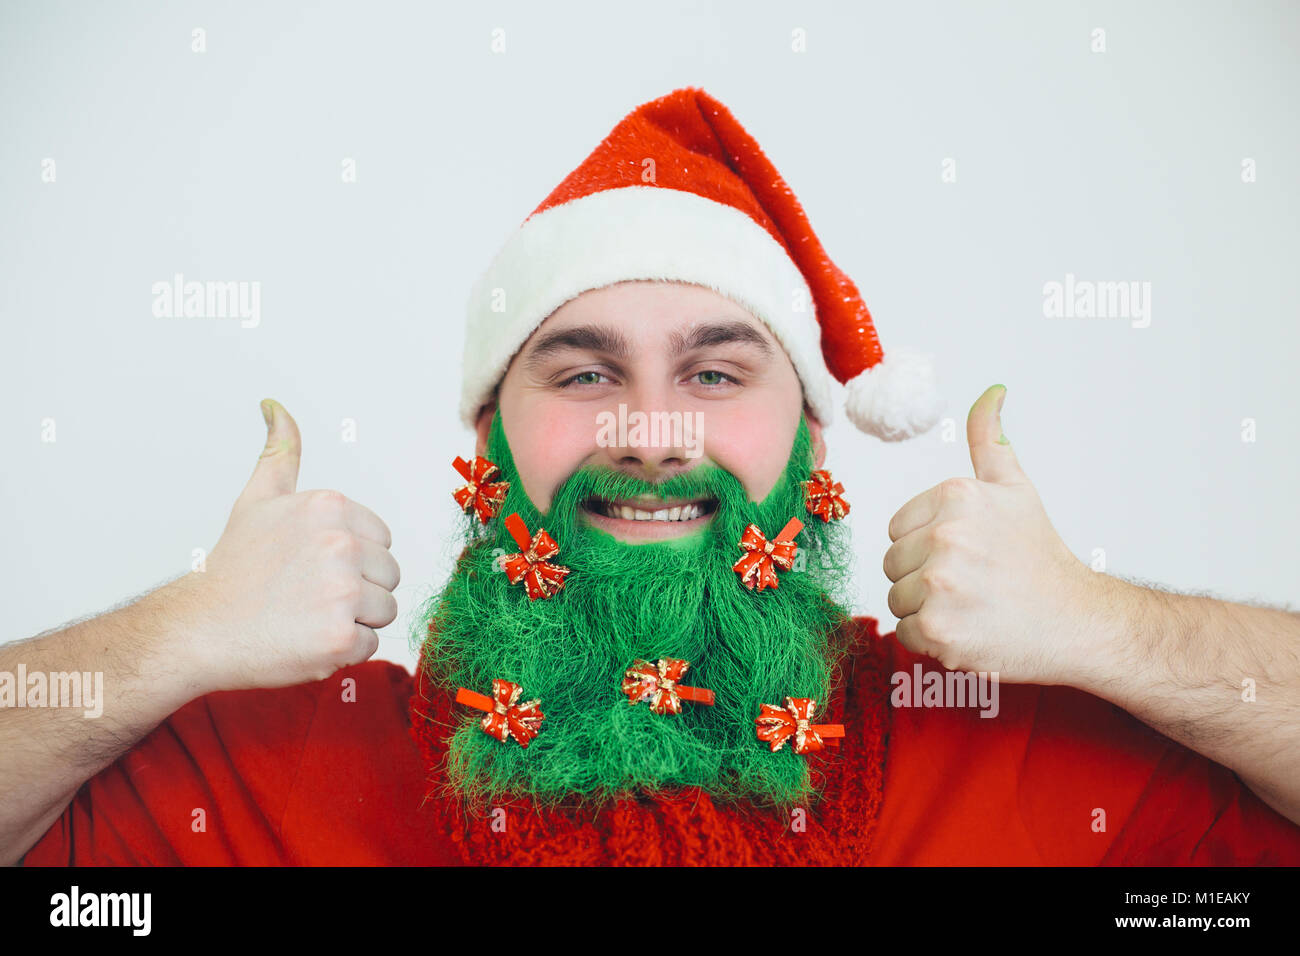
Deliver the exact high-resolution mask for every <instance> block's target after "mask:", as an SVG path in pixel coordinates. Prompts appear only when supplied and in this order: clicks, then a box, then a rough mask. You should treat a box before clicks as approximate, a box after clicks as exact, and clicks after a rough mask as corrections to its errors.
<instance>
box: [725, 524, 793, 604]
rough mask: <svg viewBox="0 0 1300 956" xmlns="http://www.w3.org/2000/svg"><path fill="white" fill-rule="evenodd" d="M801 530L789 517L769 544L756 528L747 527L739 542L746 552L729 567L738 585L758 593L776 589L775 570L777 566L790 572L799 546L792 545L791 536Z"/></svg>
mask: <svg viewBox="0 0 1300 956" xmlns="http://www.w3.org/2000/svg"><path fill="white" fill-rule="evenodd" d="M802 527H803V522H802V521H800V520H799V519H798V518H791V519H790V520H789V521H788V522H786V525H785V527H784V528H782V529H781V531H780V533H779V534H777V536H776V538H775V540H772V541H768V540H767V539H766V538H764V537H763V532H762V531H760V530H759V528H758V525H756V524H751V525H747V526H746V527H745V533H744V535H742V536H741V539H740V547H741V548H743V549H744V550H745V552H746V553H745V554H743V555H742V556H741V558H740V560H739V561H737V562H736V563H735V564H733V565H732V566H731V570H733V571H735V572H736V573H737V574H739V575H740V580H741V582H742V583H744V585H745V587H747V588H749V589H750V590H751V591H752V590H754V586H755V585H757V586H758V590H760V591H761V590H763V588H774V587H776V586H777V580H776V569H777V568H778V567H779V568H781V569H782V570H783V571H789V570H790V565H791V564H793V563H794V556H795V552H796V551H798V550H799V546H798V545H797V544H795V543H794V536H795V535H797V534H798V533H799V529H800V528H802Z"/></svg>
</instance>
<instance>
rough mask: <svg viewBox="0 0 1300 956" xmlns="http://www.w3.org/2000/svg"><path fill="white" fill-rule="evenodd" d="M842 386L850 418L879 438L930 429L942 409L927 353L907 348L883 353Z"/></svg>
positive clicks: (896, 437) (898, 438) (907, 435)
mask: <svg viewBox="0 0 1300 956" xmlns="http://www.w3.org/2000/svg"><path fill="white" fill-rule="evenodd" d="M845 388H846V390H847V393H848V394H847V397H846V398H845V401H844V413H845V414H846V415H847V416H848V418H849V421H851V422H853V424H854V425H856V426H857V427H858V428H860V429H861V430H862V431H864V432H866V433H867V434H868V435H875V436H876V437H877V438H879V439H881V440H882V441H902V440H903V439H905V438H913V437H915V436H916V435H920V434H922V433H924V432H926V431H929V430H930V428H932V427H933V426H934V423H935V422H937V421H938V420H939V414H940V412H941V411H942V410H943V396H942V395H940V394H939V390H938V388H937V387H936V386H935V382H934V366H933V364H932V363H931V361H930V356H929V355H926V354H924V353H921V352H914V351H912V350H911V349H907V348H898V349H890V350H889V351H887V352H885V354H884V357H883V358H882V359H881V361H879V362H877V363H876V364H875V365H873V366H872V367H871V368H869V369H867V370H866V371H865V372H863V373H862V374H861V375H859V376H857V377H856V378H852V379H850V380H849V381H848V382H847V383H846V385H845Z"/></svg>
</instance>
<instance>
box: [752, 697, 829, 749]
mask: <svg viewBox="0 0 1300 956" xmlns="http://www.w3.org/2000/svg"><path fill="white" fill-rule="evenodd" d="M816 709H817V701H815V700H813V699H812V698H811V697H787V698H786V699H785V707H775V706H773V705H772V704H762V705H760V708H759V714H758V716H757V717H755V718H754V724H755V730H756V731H757V733H758V739H759V740H762V741H766V742H768V743H770V744H771V745H772V753H776V752H777V751H778V750H780V749H781V748H782V747H784V746H785V742H786V741H787V740H789V739H790V738H792V737H793V738H794V752H795V753H797V754H806V753H812V752H814V751H817V750H821V749H822V748H823V747H825V746H826V745H827V744H831V745H832V746H836V747H838V746H839V744H840V742H839V740H838V739H837V738H839V737H843V736H844V725H843V724H814V723H813V722H812V717H813V712H814V711H815V710H816ZM824 738H829V739H824Z"/></svg>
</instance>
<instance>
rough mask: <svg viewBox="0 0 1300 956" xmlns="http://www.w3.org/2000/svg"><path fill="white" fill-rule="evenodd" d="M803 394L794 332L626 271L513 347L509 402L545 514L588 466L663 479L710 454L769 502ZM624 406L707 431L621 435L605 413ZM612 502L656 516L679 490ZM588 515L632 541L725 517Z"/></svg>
mask: <svg viewBox="0 0 1300 956" xmlns="http://www.w3.org/2000/svg"><path fill="white" fill-rule="evenodd" d="M802 394H803V393H802V387H801V386H800V383H799V377H798V375H797V374H796V373H795V370H794V366H793V365H791V363H790V359H789V357H788V356H787V355H786V353H785V350H784V349H783V348H782V347H781V345H780V343H778V342H777V341H776V339H775V338H773V336H772V334H771V332H770V331H769V330H768V328H767V326H766V325H764V324H763V323H762V322H760V321H759V320H757V319H756V318H754V316H752V315H751V314H750V313H749V312H747V311H746V310H745V309H743V308H741V307H740V306H739V305H737V304H735V303H734V302H732V301H731V300H730V299H728V298H725V297H724V296H721V295H719V294H718V293H716V292H714V291H712V290H711V289H706V288H704V287H702V286H697V285H688V284H685V283H676V282H621V283H618V284H616V285H612V286H607V287H605V288H602V289H594V290H592V291H590V292H585V293H583V294H582V295H580V296H578V297H577V298H574V299H571V300H569V301H568V302H567V303H565V304H564V305H563V306H561V307H560V308H559V309H557V310H556V311H555V312H554V313H553V314H552V315H551V316H550V317H549V318H547V319H546V321H545V322H543V323H542V324H541V325H540V326H539V327H538V328H537V330H536V331H535V332H534V333H533V335H532V336H531V337H530V338H529V340H528V341H527V342H526V343H525V344H524V346H523V348H521V349H520V350H519V352H518V353H517V354H516V355H515V357H514V359H513V360H512V362H511V364H510V368H509V370H508V371H507V372H506V374H505V377H504V378H503V380H502V382H501V385H500V387H499V391H498V403H499V405H500V410H501V417H502V420H503V421H504V423H505V429H506V437H507V438H508V440H509V442H510V450H511V452H512V454H513V456H514V461H515V466H516V467H517V468H518V470H519V475H520V479H521V480H522V481H523V484H524V490H525V491H527V493H528V497H529V499H530V500H531V501H532V502H533V503H534V504H535V505H536V506H537V508H538V510H539V511H541V512H543V513H545V512H547V511H549V510H550V503H551V499H552V497H553V496H554V494H555V492H556V490H557V489H558V488H559V487H560V486H561V485H562V484H563V483H564V482H565V481H567V480H568V479H569V477H570V476H571V475H572V474H573V473H574V472H575V471H577V470H578V469H579V468H580V467H591V468H604V469H609V470H612V471H619V472H623V473H625V474H628V475H632V476H635V477H638V478H642V479H644V480H646V481H649V482H652V483H658V482H661V481H663V480H664V479H666V478H669V477H672V476H673V475H677V474H681V473H682V472H685V471H689V470H690V469H691V468H694V467H696V466H698V465H700V464H701V462H702V461H709V462H712V463H714V464H716V465H717V466H719V467H721V468H723V469H725V470H726V471H728V472H730V473H731V474H732V475H734V476H735V477H736V478H737V479H738V480H739V481H740V483H741V484H742V485H743V486H744V488H745V490H746V492H747V493H748V494H749V496H750V498H751V500H753V501H762V500H763V499H764V498H765V497H767V495H768V493H769V492H770V491H771V490H772V488H773V487H774V486H775V484H776V482H777V479H778V478H779V477H780V475H781V473H782V471H783V470H784V469H785V467H786V464H787V461H788V458H789V455H790V446H791V444H792V442H793V440H794V434H795V429H796V428H797V427H798V425H799V416H800V412H801V410H802V406H803V398H802ZM620 405H624V406H626V415H625V417H626V416H632V415H634V414H635V413H637V412H642V413H645V414H646V415H647V416H649V415H653V414H654V413H665V414H672V413H677V414H678V415H680V420H681V421H682V422H683V423H695V422H699V423H700V424H701V425H702V426H703V427H702V434H697V435H693V436H687V435H686V431H685V429H683V431H682V432H681V433H680V434H681V435H682V436H684V440H683V441H682V442H681V443H679V444H673V438H674V437H675V436H674V435H672V434H671V433H669V434H662V433H661V434H660V435H658V436H654V434H653V433H651V437H659V438H660V439H661V441H660V442H659V443H658V444H656V445H654V446H651V447H646V446H642V447H629V446H627V445H625V446H622V447H620V446H617V445H611V444H608V443H606V442H603V441H602V432H601V429H600V428H599V427H598V416H599V415H600V414H601V413H607V414H608V415H609V416H610V417H611V418H613V419H614V420H617V418H618V414H619V406H620ZM492 413H493V406H488V407H486V408H484V410H483V412H482V413H481V414H480V416H479V421H478V449H477V454H480V455H482V454H484V452H485V451H486V449H487V443H488V434H489V428H490V426H491V422H492ZM607 420H608V419H607ZM662 420H663V421H667V420H668V419H667V418H665V419H662ZM808 428H809V431H810V432H811V434H812V440H813V449H814V454H815V467H818V468H820V467H821V466H822V462H823V461H824V460H825V456H826V448H825V445H824V444H823V441H822V433H821V425H820V424H819V423H817V422H816V420H815V419H813V418H811V417H809V419H808ZM663 431H664V432H667V429H664V430H663ZM692 439H694V440H692ZM605 504H606V509H602V510H610V511H612V513H614V514H622V513H623V512H622V511H621V509H622V508H623V507H629V508H634V509H635V508H636V506H637V505H638V504H640V505H644V506H645V507H644V508H643V509H641V510H643V511H648V512H649V513H650V514H651V515H653V514H654V511H655V510H661V509H663V508H665V506H667V507H669V508H671V507H672V506H673V505H676V504H679V502H678V501H670V502H668V503H667V504H665V502H663V501H662V500H653V499H641V500H639V501H638V500H624V501H620V502H613V503H612V504H613V505H615V506H617V507H616V508H614V509H609V508H608V506H609V505H610V504H611V503H608V502H607V503H605ZM687 504H688V503H687ZM697 504H698V505H700V510H707V509H708V507H709V503H708V502H697ZM582 517H583V520H585V521H587V522H589V523H590V524H592V525H593V526H594V527H597V528H600V529H601V530H604V531H607V532H609V533H610V534H611V535H613V536H614V537H615V538H617V539H618V540H620V541H626V542H638V541H662V540H667V539H671V538H677V537H681V536H683V535H689V534H692V533H695V532H698V531H700V530H701V528H702V527H703V526H705V525H707V524H708V523H709V522H710V521H711V520H712V514H711V513H706V514H704V515H703V516H702V517H700V518H697V519H688V520H681V517H680V514H679V516H678V518H677V520H662V519H660V520H654V519H653V518H652V519H651V520H638V519H637V518H636V517H635V514H634V516H633V517H632V518H631V519H630V520H629V519H628V518H624V517H610V516H609V515H608V514H606V513H601V510H595V509H594V508H591V507H585V506H584V507H583V509H582ZM669 518H671V512H670V514H669Z"/></svg>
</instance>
